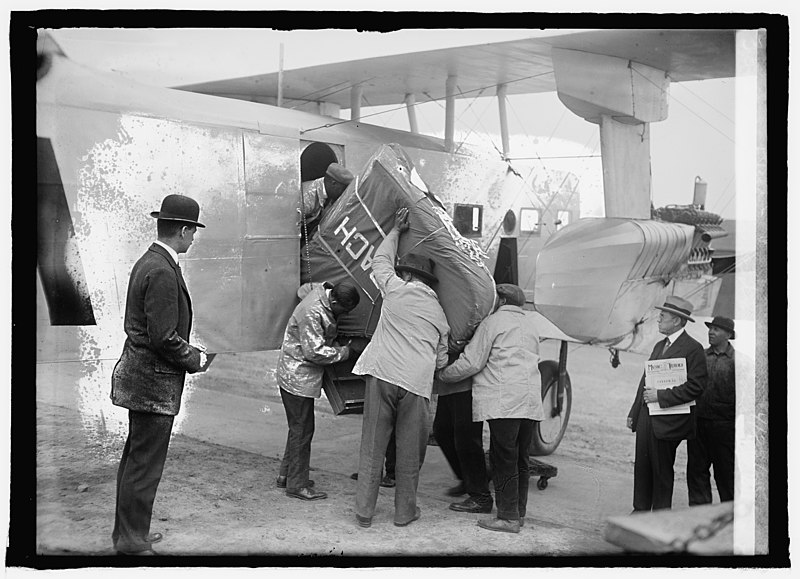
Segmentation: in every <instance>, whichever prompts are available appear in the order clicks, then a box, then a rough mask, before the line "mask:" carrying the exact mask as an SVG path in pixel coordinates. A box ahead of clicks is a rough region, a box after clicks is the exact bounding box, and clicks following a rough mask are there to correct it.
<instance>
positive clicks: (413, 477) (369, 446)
mask: <svg viewBox="0 0 800 579" xmlns="http://www.w3.org/2000/svg"><path fill="white" fill-rule="evenodd" d="M408 227H409V223H408V209H406V208H405V207H403V208H401V209H398V210H397V213H396V214H395V223H394V227H393V228H392V230H391V232H389V234H388V235H387V236H386V239H384V240H383V242H382V243H381V245H380V247H379V248H378V250H377V251H376V252H375V258H374V259H373V262H372V273H373V275H374V278H375V282H376V284H377V286H378V289H379V290H380V292H381V295H382V296H383V305H382V306H381V317H380V320H378V325H377V327H376V328H375V334H374V335H373V336H372V340H371V341H370V343H369V345H368V346H367V347H366V348H365V349H364V352H363V354H361V357H360V358H359V359H358V362H356V365H355V366H354V367H353V374H362V375H366V382H367V386H366V390H365V394H364V420H363V423H362V427H361V452H360V456H359V462H358V487H357V490H356V520H357V522H358V524H359V525H360V526H362V527H369V526H370V525H371V524H372V517H373V515H374V514H375V504H376V502H377V499H378V486H379V484H380V482H381V474H382V471H383V459H384V455H385V453H386V445H387V443H388V441H389V437H390V436H391V434H392V430H393V429H394V432H395V438H396V450H397V453H396V454H397V459H396V465H395V484H396V486H395V494H394V524H395V525H397V526H398V527H402V526H405V525H408V524H409V523H411V522H413V521H416V520H417V519H419V517H420V514H421V513H420V509H419V508H418V507H417V485H418V483H419V469H420V466H422V462H423V460H424V459H425V450H426V446H427V443H428V415H429V409H428V407H429V401H430V397H431V390H432V389H433V373H434V371H435V370H436V369H437V368H443V367H444V366H446V365H447V337H448V335H449V333H450V326H449V325H448V324H447V318H446V317H445V315H444V310H442V306H441V305H440V304H439V299H438V296H437V295H436V292H435V291H434V290H433V289H432V287H431V285H432V284H435V283H436V282H437V279H436V276H435V275H434V273H433V268H434V263H433V260H431V259H430V258H428V257H425V256H423V255H421V254H416V253H409V254H407V255H405V256H403V258H401V260H400V262H399V263H398V264H397V265H396V266H395V262H394V260H395V255H396V253H397V245H398V240H399V238H400V234H401V233H402V232H404V231H406V230H408Z"/></svg>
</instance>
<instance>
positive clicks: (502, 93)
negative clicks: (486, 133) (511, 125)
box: [497, 84, 511, 159]
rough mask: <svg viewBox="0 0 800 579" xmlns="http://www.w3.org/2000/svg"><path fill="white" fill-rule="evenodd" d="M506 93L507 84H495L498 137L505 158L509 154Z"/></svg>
mask: <svg viewBox="0 0 800 579" xmlns="http://www.w3.org/2000/svg"><path fill="white" fill-rule="evenodd" d="M507 94H508V85H506V84H498V85H497V107H498V109H499V112H500V138H501V139H502V141H503V157H505V158H506V159H507V158H508V157H509V154H510V152H511V151H510V146H509V140H508V114H507V113H506V95H507Z"/></svg>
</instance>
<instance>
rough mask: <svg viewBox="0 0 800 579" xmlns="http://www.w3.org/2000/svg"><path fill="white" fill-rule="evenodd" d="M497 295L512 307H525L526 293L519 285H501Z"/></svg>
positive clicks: (498, 287)
mask: <svg viewBox="0 0 800 579" xmlns="http://www.w3.org/2000/svg"><path fill="white" fill-rule="evenodd" d="M496 289H497V295H498V296H500V297H501V298H505V300H506V303H507V304H509V305H511V306H519V307H522V306H524V305H525V292H524V291H522V288H521V287H519V286H518V285H514V284H512V283H501V284H498V286H497V288H496Z"/></svg>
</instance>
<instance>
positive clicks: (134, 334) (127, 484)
mask: <svg viewBox="0 0 800 579" xmlns="http://www.w3.org/2000/svg"><path fill="white" fill-rule="evenodd" d="M150 215H151V216H153V217H155V218H157V219H158V222H157V228H158V240H157V241H156V242H154V243H153V244H152V245H151V246H150V248H149V249H148V250H147V251H146V252H145V254H144V255H143V256H142V257H141V258H139V261H137V262H136V264H135V265H134V266H133V270H132V271H131V276H130V281H129V282H128V295H127V301H126V305H125V333H126V334H127V336H128V337H127V339H126V340H125V345H124V347H123V350H122V356H120V359H119V362H117V365H116V366H115V367H114V372H113V374H112V377H111V400H112V402H113V403H114V404H115V405H117V406H122V407H123V408H127V409H128V438H127V440H126V441H125V447H124V449H123V451H122V458H121V459H120V463H119V470H118V471H117V500H116V516H115V520H114V531H113V533H112V535H111V538H112V541H113V542H114V549H115V550H116V551H117V553H118V554H121V555H154V554H155V552H154V551H153V549H152V543H155V542H157V541H160V540H161V533H150V519H151V516H152V513H153V501H154V500H155V496H156V490H157V489H158V483H159V482H160V480H161V473H162V471H163V469H164V461H165V460H166V457H167V448H168V446H169V439H170V434H171V432H172V422H173V420H174V418H175V415H176V414H177V413H178V411H179V410H180V405H181V394H182V392H183V383H184V379H185V376H186V372H190V373H191V372H197V371H198V370H200V369H201V368H202V367H203V366H204V365H205V363H206V354H205V352H204V349H203V348H202V347H199V346H192V345H190V344H189V342H188V340H189V333H190V332H191V329H192V302H191V300H190V299H189V291H188V290H187V289H186V283H185V282H184V280H183V276H182V275H181V269H180V266H179V265H178V254H179V253H185V252H186V251H187V250H188V249H189V247H190V246H191V245H192V242H193V240H194V234H195V232H196V231H197V228H198V227H205V226H204V225H203V224H202V223H198V221H197V218H198V217H199V216H200V207H199V205H198V204H197V202H196V201H194V200H193V199H190V198H189V197H185V196H182V195H168V196H167V197H165V198H164V200H163V202H162V204H161V211H154V212H152V213H151V214H150Z"/></svg>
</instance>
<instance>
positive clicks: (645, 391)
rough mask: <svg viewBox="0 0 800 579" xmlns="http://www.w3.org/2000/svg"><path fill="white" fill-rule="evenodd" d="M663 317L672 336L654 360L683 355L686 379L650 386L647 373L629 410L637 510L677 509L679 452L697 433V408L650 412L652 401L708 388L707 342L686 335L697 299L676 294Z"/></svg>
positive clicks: (666, 401) (685, 398)
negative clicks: (674, 493)
mask: <svg viewBox="0 0 800 579" xmlns="http://www.w3.org/2000/svg"><path fill="white" fill-rule="evenodd" d="M656 308H657V309H659V310H661V313H660V314H659V316H658V331H659V332H660V333H662V334H664V335H665V336H666V338H665V339H664V340H661V341H659V342H657V343H656V345H655V347H654V348H653V352H652V353H651V354H650V358H649V359H650V360H665V359H669V358H683V359H684V360H685V362H686V382H684V383H682V384H679V385H677V386H673V387H672V388H662V389H656V388H655V387H654V386H653V385H650V384H647V381H646V379H645V374H644V373H642V378H641V380H639V387H638V389H637V390H636V397H635V398H634V400H633V406H631V410H630V412H629V413H628V428H630V429H631V430H632V431H633V432H635V433H636V461H635V463H634V467H633V510H634V512H637V511H650V510H656V509H669V508H672V489H673V485H674V481H675V476H674V470H673V468H674V465H675V451H676V450H677V448H678V445H679V444H680V442H681V440H684V439H691V438H694V437H695V434H696V418H695V409H694V408H693V407H692V408H690V412H689V413H688V414H655V415H653V416H651V415H650V409H649V408H648V406H647V404H649V403H658V406H659V407H660V408H669V407H670V406H675V405H677V404H684V403H688V402H692V401H694V400H696V399H697V398H698V397H699V396H700V395H701V394H702V393H703V390H704V389H705V387H706V382H707V381H708V370H707V369H706V356H705V352H704V351H703V346H702V345H701V344H700V342H698V341H697V340H695V339H694V338H692V337H691V336H690V335H689V334H687V333H686V330H685V326H686V322H687V321H688V322H694V320H693V319H692V304H691V302H689V301H687V300H685V299H683V298H680V297H678V296H670V297H668V298H667V299H666V301H665V302H664V305H663V306H656Z"/></svg>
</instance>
